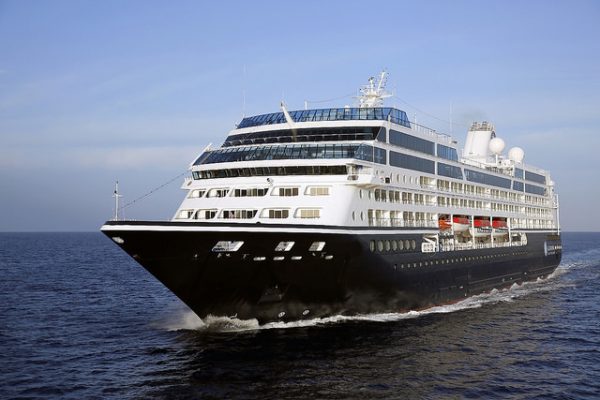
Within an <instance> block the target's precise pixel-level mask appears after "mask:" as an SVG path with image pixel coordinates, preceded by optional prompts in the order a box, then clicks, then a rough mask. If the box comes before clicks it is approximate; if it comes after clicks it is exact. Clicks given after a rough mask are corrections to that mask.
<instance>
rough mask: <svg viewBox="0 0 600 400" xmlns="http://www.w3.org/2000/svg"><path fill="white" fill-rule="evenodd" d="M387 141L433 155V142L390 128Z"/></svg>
mask: <svg viewBox="0 0 600 400" xmlns="http://www.w3.org/2000/svg"><path fill="white" fill-rule="evenodd" d="M389 136H390V137H389V142H390V143H391V144H395V145H396V146H401V147H404V148H406V149H410V150H414V151H420V152H421V153H427V154H431V155H434V143H433V142H430V141H429V140H425V139H421V138H418V137H415V136H412V135H407V134H406V133H402V132H398V131H395V130H393V129H392V130H390V135H389Z"/></svg>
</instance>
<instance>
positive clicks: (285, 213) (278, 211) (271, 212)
mask: <svg viewBox="0 0 600 400" xmlns="http://www.w3.org/2000/svg"><path fill="white" fill-rule="evenodd" d="M289 216H290V210H288V209H285V208H268V209H265V210H263V211H262V213H261V217H262V218H272V219H285V218H287V217H289Z"/></svg>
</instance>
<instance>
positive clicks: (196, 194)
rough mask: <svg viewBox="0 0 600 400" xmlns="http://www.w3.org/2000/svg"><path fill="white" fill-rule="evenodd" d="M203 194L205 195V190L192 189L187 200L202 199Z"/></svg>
mask: <svg viewBox="0 0 600 400" xmlns="http://www.w3.org/2000/svg"><path fill="white" fill-rule="evenodd" d="M205 193H206V190H205V189H194V190H192V191H191V192H190V194H189V196H188V198H190V199H195V198H199V197H204V194H205Z"/></svg>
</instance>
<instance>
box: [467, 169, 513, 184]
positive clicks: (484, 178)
mask: <svg viewBox="0 0 600 400" xmlns="http://www.w3.org/2000/svg"><path fill="white" fill-rule="evenodd" d="M465 176H466V177H467V180H468V181H471V182H477V183H483V184H484V185H490V186H498V187H501V188H505V189H510V186H511V185H510V179H507V178H501V177H499V176H495V175H490V174H486V173H484V172H479V171H473V170H471V169H465Z"/></svg>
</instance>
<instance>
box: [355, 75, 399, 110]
mask: <svg viewBox="0 0 600 400" xmlns="http://www.w3.org/2000/svg"><path fill="white" fill-rule="evenodd" d="M387 77H388V73H387V71H385V70H383V71H381V74H380V75H379V80H377V79H375V78H374V77H370V78H369V83H368V84H367V85H364V86H362V87H361V88H360V89H359V93H360V94H359V95H358V96H356V97H357V98H358V103H359V104H358V106H359V107H360V108H373V107H381V106H383V99H386V98H388V97H391V96H392V95H391V94H390V93H388V92H386V91H385V85H386V84H387Z"/></svg>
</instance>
